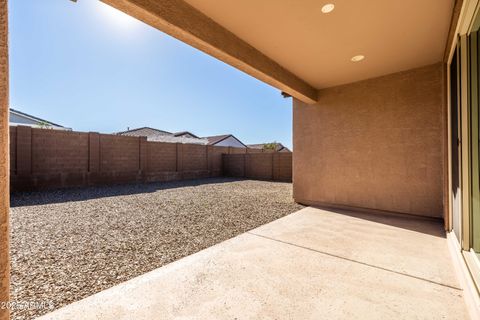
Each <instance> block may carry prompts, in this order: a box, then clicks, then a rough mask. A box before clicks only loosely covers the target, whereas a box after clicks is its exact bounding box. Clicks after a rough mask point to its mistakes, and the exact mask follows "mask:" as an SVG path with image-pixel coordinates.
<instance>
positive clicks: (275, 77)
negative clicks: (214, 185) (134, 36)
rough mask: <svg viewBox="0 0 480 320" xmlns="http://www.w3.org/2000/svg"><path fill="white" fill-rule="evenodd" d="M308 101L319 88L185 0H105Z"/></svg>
mask: <svg viewBox="0 0 480 320" xmlns="http://www.w3.org/2000/svg"><path fill="white" fill-rule="evenodd" d="M101 1H103V2H104V3H106V4H109V5H111V6H112V7H114V8H117V9H119V10H121V11H123V12H125V13H126V14H129V15H130V16H132V17H135V18H137V19H139V20H141V21H143V22H145V23H147V24H149V25H151V26H152V27H154V28H157V29H159V30H161V31H163V32H165V33H167V34H169V35H171V36H173V37H175V38H177V39H179V40H181V41H183V42H185V43H187V44H189V45H191V46H193V47H195V48H197V49H199V50H201V51H203V52H205V53H207V54H209V55H211V56H213V57H215V58H217V59H219V60H221V61H223V62H225V63H228V64H230V65H232V66H234V67H236V68H237V69H240V70H241V71H243V72H245V73H247V74H249V75H251V76H253V77H255V78H257V79H259V80H261V81H263V82H266V83H268V84H270V85H272V86H274V87H276V88H278V89H279V90H281V91H283V92H286V93H288V94H289V95H291V96H293V97H295V98H297V99H299V100H301V101H303V102H305V103H309V104H312V103H315V102H316V101H317V90H316V89H315V88H314V87H312V86H310V85H309V84H308V83H306V82H305V81H303V80H302V79H300V78H298V77H297V76H295V75H294V74H293V73H291V72H290V71H288V70H286V69H285V68H283V67H282V66H281V65H279V64H278V63H277V62H275V61H273V60H272V59H270V58H269V57H267V56H266V55H264V54H263V53H262V52H260V51H259V50H257V49H256V48H254V47H253V46H251V45H249V44H248V43H246V42H245V41H243V40H242V39H240V38H239V37H237V36H236V35H235V34H233V33H232V32H230V31H229V30H227V29H225V28H224V27H223V26H221V25H220V24H218V23H216V22H215V21H213V20H212V19H210V18H209V17H208V16H206V15H205V14H203V13H201V12H200V11H199V10H197V9H195V8H194V7H192V6H191V5H189V4H188V3H186V2H185V1H182V0H162V1H157V0H101Z"/></svg>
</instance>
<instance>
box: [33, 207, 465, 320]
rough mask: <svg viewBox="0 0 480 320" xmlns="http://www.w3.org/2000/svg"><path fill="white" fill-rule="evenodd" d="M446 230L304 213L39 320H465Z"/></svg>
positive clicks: (404, 221)
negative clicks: (353, 319) (445, 235)
mask: <svg viewBox="0 0 480 320" xmlns="http://www.w3.org/2000/svg"><path fill="white" fill-rule="evenodd" d="M449 257H450V254H449V251H448V248H447V242H446V239H445V238H444V235H443V231H442V225H441V224H440V223H438V222H436V221H431V220H422V219H412V218H410V217H397V216H381V215H372V214H363V213H351V212H343V213H338V212H333V211H328V210H320V209H315V208H305V209H303V210H300V211H298V212H296V213H293V214H291V215H289V216H287V217H284V218H281V219H279V220H276V221H274V222H272V223H269V224H267V225H264V226H262V227H260V228H257V229H254V230H252V231H250V232H247V233H244V234H242V235H240V236H237V237H235V238H232V239H230V240H228V241H225V242H222V243H220V244H218V245H215V246H213V247H210V248H208V249H206V250H203V251H201V252H198V253H196V254H194V255H191V256H189V257H186V258H183V259H181V260H178V261H176V262H174V263H171V264H169V265H167V266H165V267H162V268H159V269H156V270H154V271H152V272H149V273H146V274H144V275H142V276H140V277H137V278H134V279H132V280H130V281H127V282H125V283H122V284H120V285H118V286H115V287H112V288H110V289H108V290H105V291H103V292H100V293H98V294H95V295H93V296H90V297H88V298H86V299H84V300H81V301H78V302H76V303H73V304H71V305H68V306H66V307H64V308H61V309H59V310H56V311H54V312H52V313H50V314H47V315H45V316H43V317H41V318H39V319H43V320H45V319H106V320H107V319H108V320H109V319H115V320H118V319H173V318H175V319H345V318H356V319H412V318H414V319H427V318H428V319H468V313H467V310H466V307H465V303H464V300H463V295H462V290H461V288H460V287H459V284H458V281H457V279H456V276H455V274H454V270H453V267H452V265H451V262H450V260H449Z"/></svg>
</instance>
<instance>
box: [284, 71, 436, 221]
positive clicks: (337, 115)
mask: <svg viewBox="0 0 480 320" xmlns="http://www.w3.org/2000/svg"><path fill="white" fill-rule="evenodd" d="M443 119H444V118H443V69H442V64H440V63H439V64H435V65H431V66H426V67H422V68H418V69H413V70H409V71H404V72H400V73H395V74H391V75H387V76H383V77H379V78H375V79H369V80H365V81H360V82H356V83H352V84H348V85H343V86H338V87H334V88H329V89H324V90H321V91H320V92H319V102H318V103H317V104H314V105H308V104H305V103H303V102H300V101H298V100H294V103H293V145H294V150H295V152H294V153H293V157H294V158H293V193H294V198H295V200H296V201H297V202H300V203H305V204H320V205H338V206H349V207H361V208H368V209H378V210H387V211H394V212H401V213H409V214H415V215H424V216H432V217H442V216H443V183H444V170H443V169H444V137H445V136H444V123H443Z"/></svg>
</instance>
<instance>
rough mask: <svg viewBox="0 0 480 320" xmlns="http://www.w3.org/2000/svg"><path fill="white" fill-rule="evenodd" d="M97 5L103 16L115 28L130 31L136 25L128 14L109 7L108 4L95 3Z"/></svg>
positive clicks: (134, 20)
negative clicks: (118, 27)
mask: <svg viewBox="0 0 480 320" xmlns="http://www.w3.org/2000/svg"><path fill="white" fill-rule="evenodd" d="M97 3H98V4H99V8H100V10H101V12H102V13H103V15H104V16H105V17H107V18H108V20H109V21H111V23H113V24H115V25H117V26H120V27H122V28H128V29H131V28H133V27H134V26H135V25H136V24H137V23H138V21H137V20H136V19H135V18H132V17H131V16H129V15H128V14H126V13H123V12H122V11H120V10H117V9H115V8H114V7H112V6H109V5H108V4H105V3H102V2H101V1H97Z"/></svg>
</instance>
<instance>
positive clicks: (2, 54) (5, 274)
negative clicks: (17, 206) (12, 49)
mask: <svg viewBox="0 0 480 320" xmlns="http://www.w3.org/2000/svg"><path fill="white" fill-rule="evenodd" d="M7 17H8V14H7V0H0V302H5V301H8V300H9V290H10V288H9V278H10V264H9V227H8V211H9V206H10V192H9V168H8V141H9V139H8V131H9V129H8V21H7V20H8V18H7ZM8 318H9V311H8V309H4V308H0V320H4V319H8Z"/></svg>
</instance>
